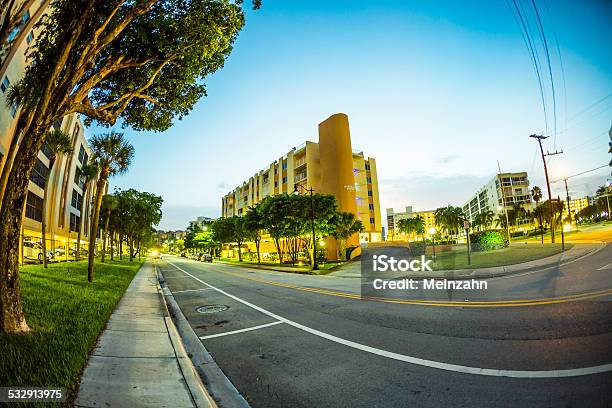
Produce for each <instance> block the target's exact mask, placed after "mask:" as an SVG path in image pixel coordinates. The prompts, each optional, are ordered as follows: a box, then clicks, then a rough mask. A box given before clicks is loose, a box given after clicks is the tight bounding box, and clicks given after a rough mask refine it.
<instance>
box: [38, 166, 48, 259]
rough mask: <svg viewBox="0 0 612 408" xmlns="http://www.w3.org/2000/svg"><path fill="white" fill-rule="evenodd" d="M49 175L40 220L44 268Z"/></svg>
mask: <svg viewBox="0 0 612 408" xmlns="http://www.w3.org/2000/svg"><path fill="white" fill-rule="evenodd" d="M49 173H51V169H49ZM49 175H50V174H49ZM49 175H47V178H46V179H45V183H44V187H43V202H42V217H41V219H40V226H41V235H42V261H43V268H46V267H47V231H46V230H47V223H46V219H47V217H46V215H47V214H46V212H47V184H48V179H49Z"/></svg>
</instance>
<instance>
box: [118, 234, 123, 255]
mask: <svg viewBox="0 0 612 408" xmlns="http://www.w3.org/2000/svg"><path fill="white" fill-rule="evenodd" d="M122 255H123V236H121V234H119V260H121V259H122Z"/></svg>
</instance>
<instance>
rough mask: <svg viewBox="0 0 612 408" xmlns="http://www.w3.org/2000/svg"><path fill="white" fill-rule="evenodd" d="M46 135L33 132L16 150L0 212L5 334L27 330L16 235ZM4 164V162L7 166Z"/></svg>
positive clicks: (0, 301) (0, 320)
mask: <svg viewBox="0 0 612 408" xmlns="http://www.w3.org/2000/svg"><path fill="white" fill-rule="evenodd" d="M45 134H46V132H45V131H44V130H42V129H36V131H34V132H31V134H30V135H29V136H30V137H27V138H24V140H23V143H22V144H21V146H20V147H19V150H18V151H17V154H16V155H15V160H14V162H13V166H12V168H11V170H10V174H9V176H8V179H7V183H6V188H5V190H4V194H3V197H2V207H1V209H0V326H1V327H0V328H1V329H2V330H3V331H4V332H6V333H25V332H28V331H29V330H30V328H29V327H28V325H27V323H26V320H25V316H24V314H23V306H22V304H21V293H20V288H19V233H20V231H21V224H22V221H23V208H24V206H25V202H26V199H27V195H28V182H29V179H30V175H31V173H32V169H33V167H34V164H35V163H36V156H37V155H38V151H39V150H40V148H41V147H42V144H43V141H44V137H45ZM7 164H8V163H7Z"/></svg>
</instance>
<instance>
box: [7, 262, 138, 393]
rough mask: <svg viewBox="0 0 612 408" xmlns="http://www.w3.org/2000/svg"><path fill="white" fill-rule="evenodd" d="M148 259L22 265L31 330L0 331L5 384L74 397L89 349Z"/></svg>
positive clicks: (22, 288)
mask: <svg viewBox="0 0 612 408" xmlns="http://www.w3.org/2000/svg"><path fill="white" fill-rule="evenodd" d="M143 262H144V260H143V261H140V262H139V261H137V260H134V262H131V263H130V261H129V260H126V261H113V262H110V261H109V262H107V263H105V264H101V263H96V265H95V269H94V282H93V284H91V285H89V284H88V283H87V262H86V261H79V262H63V263H56V264H49V268H48V269H46V270H45V269H44V268H43V267H42V265H27V266H23V267H21V268H20V277H21V296H22V301H23V306H24V309H25V315H26V320H27V322H28V325H29V326H30V328H31V329H32V330H33V331H32V333H30V334H26V335H20V336H7V335H6V334H0V384H2V385H3V386H4V385H6V386H32V387H37V386H39V387H42V386H52V387H66V388H68V393H69V400H72V399H73V398H74V397H75V391H76V389H77V387H78V381H79V376H80V374H81V372H82V370H83V369H84V367H85V365H86V363H87V359H88V356H89V353H90V352H91V350H92V349H93V347H94V346H95V344H96V340H97V338H98V336H99V335H100V333H101V331H102V329H103V328H104V326H105V325H106V322H107V320H108V318H109V316H110V314H111V313H112V311H113V309H114V307H115V305H116V304H117V302H118V301H119V299H120V298H121V296H122V295H123V293H124V292H125V289H126V288H127V287H128V285H129V284H130V282H131V281H132V278H133V277H134V275H135V274H136V272H137V271H138V269H139V268H140V266H141V265H142V263H143Z"/></svg>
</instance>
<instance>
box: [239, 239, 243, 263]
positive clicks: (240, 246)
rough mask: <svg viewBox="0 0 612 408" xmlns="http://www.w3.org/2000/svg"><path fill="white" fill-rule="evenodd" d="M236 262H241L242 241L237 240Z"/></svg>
mask: <svg viewBox="0 0 612 408" xmlns="http://www.w3.org/2000/svg"><path fill="white" fill-rule="evenodd" d="M238 262H242V242H238Z"/></svg>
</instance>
